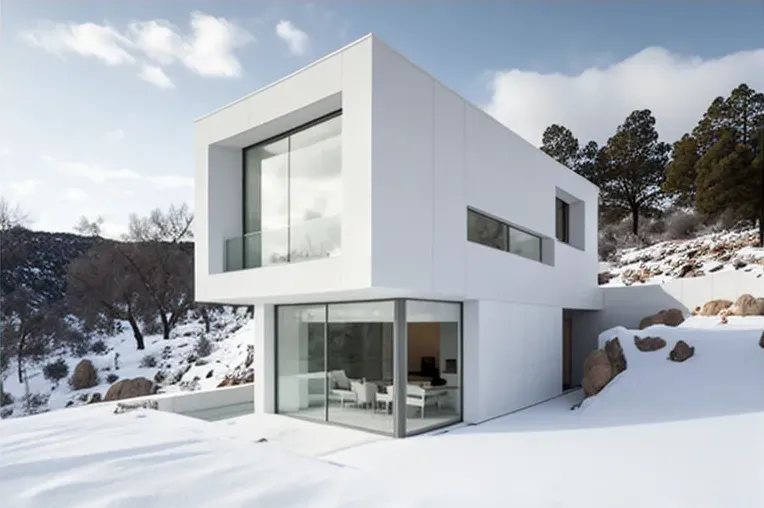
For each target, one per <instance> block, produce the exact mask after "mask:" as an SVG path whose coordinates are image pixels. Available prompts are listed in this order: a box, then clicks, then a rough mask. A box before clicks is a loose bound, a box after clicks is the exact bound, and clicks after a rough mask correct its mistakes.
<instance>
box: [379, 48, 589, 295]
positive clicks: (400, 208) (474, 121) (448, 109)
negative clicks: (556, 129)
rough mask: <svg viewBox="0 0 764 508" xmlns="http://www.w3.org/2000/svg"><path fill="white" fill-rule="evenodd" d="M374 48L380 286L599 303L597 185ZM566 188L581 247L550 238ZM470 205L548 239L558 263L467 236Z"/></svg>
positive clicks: (411, 67)
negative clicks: (577, 221)
mask: <svg viewBox="0 0 764 508" xmlns="http://www.w3.org/2000/svg"><path fill="white" fill-rule="evenodd" d="M372 54H373V59H374V61H373V78H372V83H373V98H372V103H373V105H372V135H373V139H372V284H373V286H378V287H384V288H399V289H401V290H402V293H403V294H411V295H413V296H424V297H428V296H429V297H439V298H444V299H458V300H462V299H488V300H498V301H507V302H517V303H536V304H543V305H555V306H559V307H570V308H599V307H600V306H601V297H600V294H599V292H598V289H597V266H598V265H597V196H598V191H597V188H596V187H595V186H594V185H592V184H591V183H589V182H588V181H586V180H585V179H583V178H581V177H580V176H578V175H576V174H575V173H573V172H572V171H571V170H569V169H568V168H565V167H563V166H561V165H560V164H558V163H557V162H555V161H554V160H552V159H551V158H550V157H548V156H546V155H545V154H544V153H542V152H541V151H539V150H538V149H536V148H535V147H534V146H532V145H531V144H529V143H528V142H526V141H525V140H523V139H521V138H520V137H519V136H518V135H516V134H514V133H513V132H512V131H510V130H509V129H507V128H506V127H504V126H503V125H501V124H500V123H498V122H497V121H496V120H494V119H493V118H492V117H490V116H489V115H487V114H486V113H485V112H483V111H482V110H480V109H478V108H477V107H475V106H473V105H471V104H469V103H467V102H466V101H465V100H464V99H462V98H460V97H459V96H458V95H456V94H455V93H453V92H451V91H450V90H448V89H447V88H446V87H444V86H443V85H441V84H440V83H438V82H437V81H436V80H435V79H433V78H432V77H430V76H429V75H428V74H426V73H424V72H423V71H421V70H419V69H418V68H417V67H416V66H415V65H414V64H412V63H411V62H409V61H408V60H406V59H405V58H404V57H402V56H401V55H399V54H398V53H396V52H395V51H394V50H392V49H390V48H389V47H388V46H386V45H384V43H382V42H380V41H379V40H377V39H374V41H373V51H372ZM559 195H563V196H568V197H572V198H574V199H578V200H580V202H579V203H578V204H577V205H574V206H573V210H574V211H576V212H577V213H571V215H572V216H573V217H576V216H579V217H582V218H583V219H584V220H583V222H582V224H581V225H580V226H579V228H578V229H577V230H576V232H578V231H580V227H583V228H584V232H583V235H581V236H582V238H581V243H583V247H584V250H581V249H578V248H576V247H573V246H571V245H567V244H564V243H560V242H556V241H555V240H553V239H554V237H555V197H556V196H559ZM467 207H473V208H476V209H478V210H480V211H482V212H485V213H487V214H489V215H492V216H495V217H497V218H499V219H502V220H503V221H504V222H507V223H509V224H514V225H516V226H519V227H521V228H523V229H527V230H530V231H531V232H533V233H536V234H538V235H540V236H543V237H546V238H547V239H550V240H549V242H548V243H549V245H551V246H552V247H551V248H550V249H549V251H550V253H553V259H550V260H549V262H550V263H552V264H553V265H554V266H550V265H549V264H545V263H540V262H536V261H532V260H528V259H525V258H523V257H520V256H517V255H514V254H510V253H507V252H502V251H498V250H495V249H491V248H488V247H485V246H482V245H478V244H474V243H470V242H467ZM580 212H583V213H580Z"/></svg>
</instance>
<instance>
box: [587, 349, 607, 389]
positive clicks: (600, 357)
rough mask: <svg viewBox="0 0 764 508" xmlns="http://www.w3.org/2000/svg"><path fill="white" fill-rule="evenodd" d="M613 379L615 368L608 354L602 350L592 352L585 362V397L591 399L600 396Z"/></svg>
mask: <svg viewBox="0 0 764 508" xmlns="http://www.w3.org/2000/svg"><path fill="white" fill-rule="evenodd" d="M611 379H613V366H612V365H611V364H610V359H608V356H607V353H605V352H604V351H603V350H601V349H597V350H596V351H592V352H591V353H589V356H587V357H586V360H585V361H584V379H583V382H582V383H581V384H582V385H583V387H584V395H585V396H587V397H590V396H592V395H596V394H598V393H599V392H600V391H601V390H602V389H603V388H604V387H605V385H607V384H608V383H609V382H610V380H611Z"/></svg>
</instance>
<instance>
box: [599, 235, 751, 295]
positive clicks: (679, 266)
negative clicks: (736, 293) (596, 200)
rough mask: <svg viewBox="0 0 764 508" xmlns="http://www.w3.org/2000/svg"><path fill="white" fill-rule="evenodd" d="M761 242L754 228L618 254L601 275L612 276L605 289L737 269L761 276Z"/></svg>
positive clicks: (658, 244) (601, 265)
mask: <svg viewBox="0 0 764 508" xmlns="http://www.w3.org/2000/svg"><path fill="white" fill-rule="evenodd" d="M757 242H758V231H757V230H753V229H751V230H745V231H727V232H723V233H713V234H709V235H704V236H700V237H698V238H695V239H693V240H679V241H667V242H660V243H656V244H654V245H651V246H649V247H645V248H641V249H625V250H623V251H620V252H617V253H616V255H615V256H614V257H613V259H611V260H609V261H608V262H607V263H600V273H604V274H610V275H611V276H612V278H611V279H610V280H609V281H608V282H607V283H605V284H603V285H604V286H624V285H632V284H663V283H666V282H669V281H671V280H673V279H676V278H681V277H688V276H690V277H697V276H702V275H707V274H709V273H717V272H728V271H734V270H742V271H745V272H750V273H753V274H755V275H757V276H760V277H761V276H762V275H764V248H761V247H754V245H756V244H757ZM687 272H689V273H687Z"/></svg>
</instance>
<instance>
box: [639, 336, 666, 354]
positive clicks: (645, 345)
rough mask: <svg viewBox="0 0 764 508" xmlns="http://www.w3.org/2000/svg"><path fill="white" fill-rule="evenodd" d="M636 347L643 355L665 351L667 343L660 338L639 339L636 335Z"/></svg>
mask: <svg viewBox="0 0 764 508" xmlns="http://www.w3.org/2000/svg"><path fill="white" fill-rule="evenodd" d="M634 345H635V346H637V349H639V350H640V351H642V352H643V353H648V352H650V351H658V350H659V349H663V348H664V347H666V341H665V340H663V339H662V338H660V337H639V336H638V335H635V336H634Z"/></svg>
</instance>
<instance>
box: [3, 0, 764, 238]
mask: <svg viewBox="0 0 764 508" xmlns="http://www.w3.org/2000/svg"><path fill="white" fill-rule="evenodd" d="M665 4H668V5H665ZM2 8H3V12H2V14H3V17H2V38H3V40H2V44H1V45H0V57H1V58H2V67H1V68H0V69H1V70H0V72H2V78H3V79H2V80H1V81H0V87H1V88H0V107H2V110H0V111H2V118H3V122H2V123H1V124H0V183H1V184H2V185H0V194H2V195H3V196H4V197H6V198H8V199H10V200H11V201H12V202H14V203H19V204H20V205H21V206H22V207H23V208H24V209H26V210H28V211H30V212H31V213H32V215H33V217H34V219H35V224H34V227H35V228H38V229H45V230H71V228H72V226H73V225H74V224H75V223H76V221H77V218H78V217H79V216H80V215H83V214H84V215H87V216H89V217H91V218H92V217H95V216H96V215H102V216H103V217H104V218H105V220H106V224H107V232H108V233H110V234H112V235H117V234H119V232H120V231H122V229H123V228H124V225H125V223H126V222H127V217H128V214H129V213H131V212H137V213H139V214H143V213H146V212H147V211H148V210H150V209H152V208H155V207H163V208H164V207H167V206H168V205H169V204H171V203H176V204H178V203H181V202H188V203H189V204H193V203H192V198H193V187H192V185H193V182H192V175H193V146H192V144H193V127H192V122H193V120H194V118H196V117H198V116H200V115H203V114H204V113H207V112H210V111H212V110H214V109H217V108H218V107H220V106H222V105H224V104H226V103H228V102H230V101H232V100H234V99H236V98H238V97H240V96H242V95H245V94H247V93H250V92H252V91H254V90H256V89H257V88H259V87H261V86H263V85H265V84H267V83H269V82H271V81H274V80H276V79H278V78H280V77H282V76H284V75H285V74H288V73H290V72H292V71H294V70H296V69H298V68H300V67H302V66H304V65H306V64H308V63H310V62H311V61H313V60H315V59H317V58H320V57H321V56H323V55H325V54H327V53H329V52H332V51H334V50H336V49H338V48H340V47H342V46H344V45H346V44H348V43H350V42H352V41H353V40H355V39H357V38H359V37H361V36H363V35H364V34H366V33H369V32H374V33H376V34H377V35H379V36H380V37H381V38H382V39H384V40H385V41H386V42H387V43H388V44H390V45H392V46H393V47H395V48H396V49H398V50H399V51H401V52H402V53H403V54H405V55H407V56H408V57H409V58H410V59H412V60H413V61H414V62H416V63H417V64H419V65H420V66H421V67H423V68H424V69H426V70H428V71H429V72H430V73H432V74H433V75H434V76H436V77H437V78H439V79H440V80H441V81H442V82H444V83H445V84H446V85H448V86H450V87H451V88H453V89H454V90H456V91H457V92H458V93H460V94H461V95H463V96H465V97H467V98H468V99H470V100H472V101H473V102H475V103H477V104H479V105H481V106H483V107H485V109H486V110H487V111H488V112H489V113H491V114H493V115H494V116H496V117H497V118H498V119H499V120H501V121H503V122H504V123H506V124H507V125H508V126H510V127H511V128H513V129H515V130H516V131H517V132H518V133H520V134H521V135H522V136H524V137H526V138H527V139H529V141H531V142H533V143H538V142H539V141H540V134H541V132H542V131H543V128H544V127H545V126H546V125H548V124H550V123H552V122H559V123H564V124H565V125H568V126H569V127H571V128H572V129H573V131H574V133H576V134H577V135H579V137H581V138H582V139H583V138H586V139H597V140H598V141H601V142H602V141H605V140H606V139H607V136H608V135H609V134H610V133H611V132H612V131H613V130H614V129H615V127H616V126H617V125H618V123H619V122H620V121H622V120H623V118H624V117H625V116H626V114H628V112H630V111H631V110H633V109H636V108H641V107H649V108H651V109H653V111H654V112H655V114H656V116H657V118H658V127H659V131H660V133H661V135H662V136H663V137H664V138H666V139H667V140H669V141H671V140H673V138H675V137H677V136H678V135H680V134H681V133H682V132H684V131H686V130H689V129H691V128H692V126H693V125H694V123H695V121H696V120H697V118H698V117H699V116H700V115H701V114H702V112H703V111H704V109H705V107H706V106H707V104H708V103H709V102H710V100H711V99H713V97H715V96H717V95H720V94H726V93H728V92H729V90H730V89H731V88H732V87H734V86H736V85H737V84H739V83H741V82H747V83H748V84H749V85H751V86H754V87H756V88H758V89H760V90H764V5H763V4H762V3H761V2H754V1H739V2H734V1H726V2H711V1H705V2H690V1H686V2H682V1H674V2H647V1H644V2H601V1H599V2H591V3H586V2H559V3H554V2H530V1H529V2H519V1H518V2H510V1H505V2H499V1H496V2H478V1H465V2H457V1H450V0H449V1H434V0H421V1H413V2H412V1H378V2H372V1H370V0H368V1H354V2H321V1H315V2H312V3H309V2H301V1H298V0H283V1H280V2H265V1H256V0H250V1H235V2H234V1H214V2H213V1H206V2H193V1H181V0H152V1H149V0H131V1H116V0H114V1H106V0H93V1H78V0H67V1H60V0H59V1H56V0H49V1H42V0H39V1H37V0H5V1H4V2H3V4H2ZM192 23H194V25H193V26H192ZM194 26H195V27H196V28H194Z"/></svg>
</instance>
